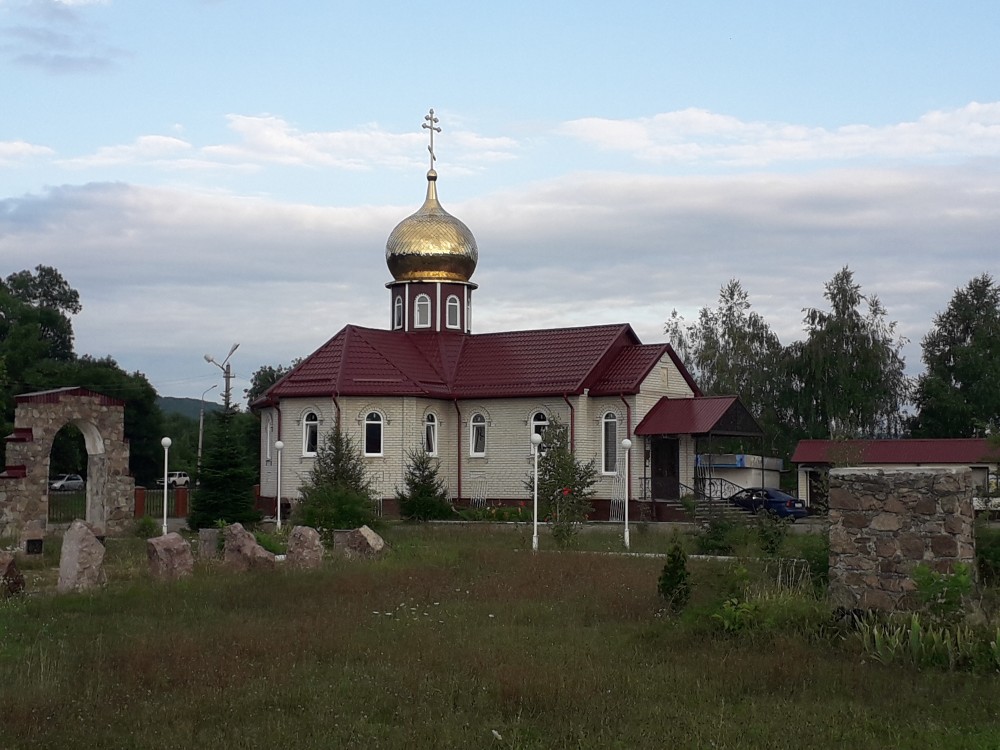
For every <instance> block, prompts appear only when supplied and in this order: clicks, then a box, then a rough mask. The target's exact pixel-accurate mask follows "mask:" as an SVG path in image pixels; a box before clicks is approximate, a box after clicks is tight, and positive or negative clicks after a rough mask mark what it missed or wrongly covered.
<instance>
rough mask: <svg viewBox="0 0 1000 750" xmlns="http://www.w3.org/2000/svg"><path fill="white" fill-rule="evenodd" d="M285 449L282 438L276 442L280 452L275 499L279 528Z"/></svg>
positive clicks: (279, 526) (279, 525) (275, 447)
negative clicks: (282, 452)
mask: <svg viewBox="0 0 1000 750" xmlns="http://www.w3.org/2000/svg"><path fill="white" fill-rule="evenodd" d="M284 449H285V444H284V443H283V442H281V441H280V440H279V441H277V442H276V443H275V444H274V450H275V451H277V453H278V491H277V500H276V501H275V508H276V510H275V515H276V516H277V519H278V528H279V529H280V528H281V451H283V450H284Z"/></svg>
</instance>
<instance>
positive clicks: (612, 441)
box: [601, 411, 618, 474]
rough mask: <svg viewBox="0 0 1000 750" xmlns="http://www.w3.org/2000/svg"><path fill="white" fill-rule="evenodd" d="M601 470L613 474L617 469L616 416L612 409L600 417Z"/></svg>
mask: <svg viewBox="0 0 1000 750" xmlns="http://www.w3.org/2000/svg"><path fill="white" fill-rule="evenodd" d="M601 428H602V429H601V443H602V446H601V447H602V450H601V457H602V460H601V471H602V472H603V473H605V474H614V473H615V472H617V471H618V417H617V416H616V415H615V413H614V412H613V411H609V412H607V413H605V415H604V417H603V418H602V419H601Z"/></svg>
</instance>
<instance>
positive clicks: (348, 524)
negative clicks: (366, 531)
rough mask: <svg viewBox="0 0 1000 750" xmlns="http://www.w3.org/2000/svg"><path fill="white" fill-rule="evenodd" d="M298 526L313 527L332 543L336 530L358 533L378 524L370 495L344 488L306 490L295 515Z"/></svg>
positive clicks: (338, 486)
mask: <svg viewBox="0 0 1000 750" xmlns="http://www.w3.org/2000/svg"><path fill="white" fill-rule="evenodd" d="M293 519H294V521H295V523H297V524H300V525H302V526H311V527H312V528H314V529H316V530H317V531H319V532H320V534H321V535H322V536H323V537H324V538H325V539H329V538H330V537H331V535H332V534H333V531H334V529H357V528H359V527H361V526H371V525H373V524H374V523H375V508H374V506H373V505H372V500H371V498H370V497H368V495H366V494H364V493H363V492H359V491H358V490H356V489H354V488H353V487H347V486H345V485H341V484H324V485H320V486H318V487H315V486H314V487H303V489H302V500H301V501H300V502H299V504H298V505H297V506H296V508H295V512H294V513H293Z"/></svg>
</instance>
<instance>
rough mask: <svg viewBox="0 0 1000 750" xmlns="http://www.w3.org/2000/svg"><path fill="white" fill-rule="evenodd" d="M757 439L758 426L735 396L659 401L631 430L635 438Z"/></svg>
mask: <svg viewBox="0 0 1000 750" xmlns="http://www.w3.org/2000/svg"><path fill="white" fill-rule="evenodd" d="M709 433H716V434H718V435H759V434H761V431H760V426H759V425H758V424H757V422H756V420H754V418H753V416H752V415H751V414H750V412H749V411H747V408H746V407H745V406H743V404H742V402H741V401H740V400H739V398H738V397H737V396H700V397H695V398H667V397H664V398H661V399H660V400H659V401H658V402H657V403H656V405H655V406H654V407H653V408H652V409H650V410H649V413H648V414H646V416H645V417H643V418H642V421H641V422H639V424H638V425H636V427H635V434H636V435H708V434H709Z"/></svg>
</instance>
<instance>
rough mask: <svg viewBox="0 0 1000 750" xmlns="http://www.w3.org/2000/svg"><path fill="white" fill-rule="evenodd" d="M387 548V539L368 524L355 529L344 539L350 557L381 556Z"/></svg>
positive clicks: (346, 551) (345, 550) (346, 552)
mask: <svg viewBox="0 0 1000 750" xmlns="http://www.w3.org/2000/svg"><path fill="white" fill-rule="evenodd" d="M387 549H389V547H388V545H387V544H386V543H385V540H384V539H383V538H382V537H380V536H379V535H378V534H376V533H375V532H374V531H372V530H371V529H370V528H368V527H367V526H362V527H361V528H360V529H354V531H352V532H350V533H349V534H348V535H347V539H345V540H344V554H346V555H347V557H348V558H349V559H354V558H359V557H379V556H380V555H382V554H383V553H384V552H385V551H386V550H387Z"/></svg>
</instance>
